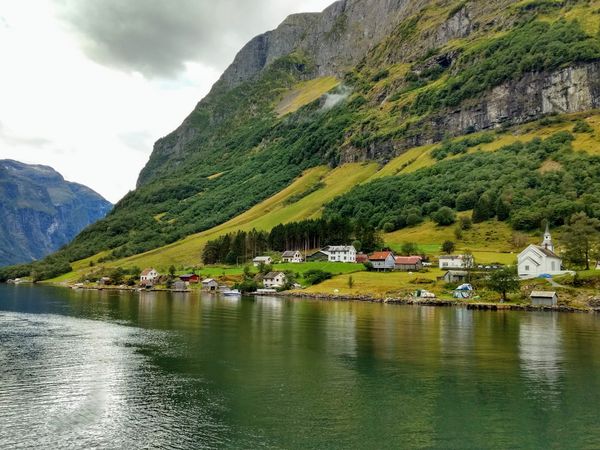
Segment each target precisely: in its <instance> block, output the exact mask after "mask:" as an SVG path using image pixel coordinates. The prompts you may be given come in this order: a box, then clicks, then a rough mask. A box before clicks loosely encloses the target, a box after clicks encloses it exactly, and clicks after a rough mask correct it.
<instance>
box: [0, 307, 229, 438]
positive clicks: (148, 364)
mask: <svg viewBox="0 0 600 450" xmlns="http://www.w3.org/2000/svg"><path fill="white" fill-rule="evenodd" d="M169 345H170V342H169V341H168V336H167V334H166V333H163V332H160V331H151V330H143V329H138V328H133V327H126V326H122V325H116V324H111V323H106V322H97V321H91V320H82V319H76V318H70V317H62V316H53V315H29V314H18V313H8V314H7V313H3V314H0V422H1V423H2V433H1V434H0V448H13V447H29V448H30V447H35V448H55V447H61V448H90V447H102V448H133V447H135V448H140V447H153V448H167V447H168V448H178V447H179V448H190V447H198V446H209V447H213V446H218V445H223V444H224V442H223V441H222V440H221V439H222V437H220V436H223V435H224V434H225V433H222V432H219V431H223V430H222V428H223V426H222V425H221V424H220V423H219V422H218V420H217V419H216V418H215V416H216V415H218V412H219V409H220V405H219V404H217V403H215V400H214V396H212V397H209V395H208V394H206V387H205V385H204V383H203V382H202V380H198V379H195V378H191V377H190V378H185V376H181V375H177V374H173V373H167V372H165V371H162V370H160V368H159V367H157V366H156V363H155V362H153V361H152V358H151V357H150V356H148V354H147V353H148V352H144V351H140V349H143V348H168V346H169ZM170 351H177V349H176V348H175V349H170ZM189 392H195V396H194V398H193V399H192V398H187V399H186V396H187V397H189V395H188V393H189Z"/></svg>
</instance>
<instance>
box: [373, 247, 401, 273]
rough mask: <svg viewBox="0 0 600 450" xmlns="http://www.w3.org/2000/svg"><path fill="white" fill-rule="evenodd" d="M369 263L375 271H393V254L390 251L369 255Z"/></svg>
mask: <svg viewBox="0 0 600 450" xmlns="http://www.w3.org/2000/svg"><path fill="white" fill-rule="evenodd" d="M369 262H370V263H371V264H372V265H373V269H375V270H383V271H385V270H394V267H395V266H396V260H395V257H394V254H393V253H392V252H390V251H385V252H375V253H373V254H371V255H369Z"/></svg>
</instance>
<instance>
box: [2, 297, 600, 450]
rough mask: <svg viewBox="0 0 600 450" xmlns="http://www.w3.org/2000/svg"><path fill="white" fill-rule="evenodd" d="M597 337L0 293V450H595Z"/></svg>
mask: <svg viewBox="0 0 600 450" xmlns="http://www.w3.org/2000/svg"><path fill="white" fill-rule="evenodd" d="M598 330H600V321H598V319H597V318H595V317H593V316H583V315H552V314H531V313H513V312H508V311H507V312H478V311H468V310H466V309H456V308H448V309H444V308H418V307H401V306H394V305H381V304H366V303H352V302H321V301H306V300H299V299H288V298H276V297H269V296H263V297H252V298H242V299H237V298H226V297H221V296H219V295H197V294H182V293H177V294H171V293H154V292H140V293H113V292H77V291H69V290H65V289H58V290H57V289H52V288H25V289H21V287H19V288H18V289H17V288H6V287H3V286H0V420H1V421H2V424H3V428H2V433H0V448H6V447H12V446H16V445H17V444H19V445H22V446H25V447H27V446H42V447H44V446H45V447H57V446H58V447H60V446H63V447H64V446H71V447H75V448H85V447H94V446H96V447H109V448H115V447H118V448H131V447H133V448H139V447H152V448H154V447H159V448H160V447H175V448H178V447H179V448H198V447H202V446H205V447H244V448H256V447H276V448H297V447H310V448H357V447H358V448H375V447H377V448H378V447H381V448H387V447H390V446H391V447H411V448H422V447H425V448H484V447H496V448H523V447H525V448H548V447H560V446H567V447H595V445H594V444H596V443H598V444H600V432H598V431H596V430H595V428H594V424H595V423H596V410H595V404H597V402H598V401H600V384H599V382H598V381H597V380H598V379H600V377H599V375H600V363H598V361H600V354H599V353H598V352H599V351H600V333H598ZM574 418H576V419H574ZM532 430H534V431H533V432H532ZM561 444H562V445H561Z"/></svg>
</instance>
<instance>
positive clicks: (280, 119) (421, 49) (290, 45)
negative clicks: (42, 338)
mask: <svg viewBox="0 0 600 450" xmlns="http://www.w3.org/2000/svg"><path fill="white" fill-rule="evenodd" d="M598 11H600V2H599V1H597V0H595V1H581V2H579V1H573V2H547V1H539V0H530V1H519V2H514V1H508V0H503V1H494V2H482V1H466V2H465V1H446V0H444V1H436V0H431V1H427V2H420V1H416V0H413V1H408V2H400V1H391V2H390V1H384V0H362V1H361V0H343V1H340V2H336V3H335V4H334V5H332V7H330V8H328V9H327V10H326V11H325V12H323V13H322V14H311V15H299V16H293V17H292V18H290V19H288V20H287V21H286V22H284V24H283V25H282V26H281V27H280V28H278V29H277V30H274V31H272V32H268V33H266V34H265V35H262V36H259V37H257V38H256V39H254V40H253V41H251V42H250V43H249V44H248V45H247V46H246V47H244V49H242V51H241V52H240V54H239V55H238V56H237V57H236V60H235V61H234V63H233V64H232V66H231V67H230V68H229V69H228V70H227V71H226V72H225V74H224V75H223V77H222V79H221V80H220V81H219V82H218V83H217V84H216V85H215V86H214V88H213V90H212V91H211V93H210V94H209V95H208V96H207V97H206V98H205V99H203V100H202V101H201V102H199V103H198V105H197V107H196V108H195V109H194V111H193V112H192V113H191V114H190V115H189V116H188V117H187V118H186V119H185V121H184V122H183V124H182V125H181V126H180V127H179V128H178V129H177V130H175V131H174V132H173V133H171V134H169V135H168V136H166V137H164V138H162V139H161V140H159V141H158V142H157V143H156V145H155V149H154V152H153V154H152V156H151V158H150V161H149V163H148V165H147V166H146V168H145V169H144V170H143V171H142V173H141V175H140V178H139V182H138V188H137V189H136V190H135V191H134V192H132V193H130V194H128V195H127V196H126V197H125V198H124V199H123V200H121V201H120V202H119V203H118V204H117V205H116V207H115V208H114V210H113V211H112V212H111V214H109V216H108V217H107V218H106V219H104V220H102V221H100V222H98V223H97V224H95V225H93V226H92V227H89V228H88V229H86V230H85V231H84V232H83V233H81V234H80V235H79V236H78V237H77V238H76V239H75V240H74V241H73V242H72V243H71V244H70V245H69V246H67V247H66V248H65V249H63V250H61V251H60V252H58V253H57V254H56V255H54V257H53V258H54V259H53V261H61V264H63V265H64V264H67V265H68V263H71V262H74V261H77V260H82V259H84V258H88V257H92V256H93V255H96V254H101V255H102V256H101V258H102V260H103V261H111V260H118V259H121V258H127V257H130V256H132V255H136V254H140V253H143V252H146V251H149V250H152V249H156V248H158V247H161V246H164V245H167V244H170V243H173V242H176V241H179V240H181V239H183V238H185V237H186V236H190V235H192V234H194V233H198V232H202V231H204V230H209V229H211V228H213V227H215V226H217V225H219V224H223V223H224V222H226V221H228V220H230V219H232V218H234V217H236V216H238V215H239V214H240V213H242V212H244V211H247V210H248V209H249V208H251V207H252V206H254V205H257V204H258V203H260V202H261V201H264V200H265V199H267V198H269V197H271V196H273V195H274V194H276V193H277V192H280V191H281V190H282V189H284V188H285V187H286V186H289V185H290V184H291V183H292V182H293V181H294V180H295V179H297V178H298V177H299V176H300V175H301V174H302V173H303V171H305V170H306V169H309V168H311V167H316V166H321V165H327V166H329V167H338V166H341V165H343V164H346V163H349V162H362V161H375V162H377V163H378V164H380V166H381V167H382V171H384V170H385V171H387V170H388V169H387V167H389V166H387V164H388V163H389V162H390V161H395V160H397V159H398V158H402V157H403V155H412V154H413V152H414V151H415V148H416V147H419V146H432V147H431V148H435V149H436V150H435V153H431V155H430V154H429V153H427V152H421V151H420V150H419V152H421V153H419V156H418V157H419V158H421V159H420V160H419V161H420V162H421V163H423V164H422V165H421V170H420V171H417V172H415V171H414V170H416V169H418V168H419V167H416V166H414V164H413V163H414V162H415V159H414V158H408V157H407V160H406V161H405V162H404V163H403V164H402V165H400V166H397V167H396V166H395V167H396V168H395V169H394V172H393V173H387V175H392V177H390V178H382V179H381V180H376V181H373V183H372V184H366V185H364V186H360V187H358V188H356V190H354V191H352V192H351V193H349V194H348V195H347V196H344V197H342V198H340V199H338V200H336V201H334V202H333V203H332V204H330V205H328V206H327V207H326V208H325V213H326V214H327V215H330V214H333V213H336V214H341V215H342V216H344V217H348V218H350V217H354V216H358V217H361V218H363V219H364V220H366V221H368V222H369V224H370V225H372V226H374V227H377V228H379V229H383V227H386V229H387V230H394V229H398V228H401V227H403V226H406V225H407V224H409V223H413V222H415V221H416V223H418V221H420V220H422V219H423V218H424V217H427V216H430V215H432V214H433V213H435V212H437V210H439V209H440V208H441V207H443V206H446V207H448V208H451V209H456V210H461V209H465V208H472V207H475V208H476V209H477V208H479V207H478V206H477V205H478V204H480V206H481V208H479V209H485V212H484V213H483V215H482V217H483V216H485V217H492V216H494V217H495V216H498V217H502V220H505V221H507V222H508V223H510V224H511V225H512V226H514V227H515V228H532V227H535V226H537V225H539V224H538V222H539V221H540V220H543V219H546V218H549V215H552V220H553V221H555V222H556V223H557V224H558V223H561V222H562V221H564V218H565V217H566V214H567V213H568V212H570V211H574V210H580V209H586V208H587V209H589V208H591V207H592V206H593V205H592V206H590V200H589V198H588V197H589V195H591V193H592V192H593V189H595V188H596V186H597V184H595V183H597V177H598V173H597V171H596V172H594V167H596V160H595V159H594V158H593V157H592V156H586V155H575V154H573V152H571V151H569V150H568V148H569V142H570V138H569V136H568V135H567V134H559V135H557V136H555V137H553V138H551V139H548V140H546V141H543V142H541V141H534V142H531V143H527V144H515V145H513V146H510V147H507V148H505V149H503V150H502V151H500V152H498V153H493V152H485V153H477V154H475V155H471V154H469V155H463V154H464V153H465V152H468V151H472V150H473V149H474V148H477V147H478V146H480V145H484V144H486V143H489V142H492V141H494V140H496V139H503V137H502V136H508V135H510V134H511V133H513V132H515V133H516V132H517V131H516V130H518V129H519V127H520V126H521V125H523V124H526V123H530V122H533V121H538V122H537V123H538V125H539V127H540V128H538V130H542V129H543V127H544V126H545V125H544V123H542V122H539V120H540V119H543V118H546V120H547V125H548V126H549V127H550V126H552V125H553V124H554V123H555V122H554V120H559V119H560V118H559V119H557V118H556V117H557V115H559V116H560V115H565V114H567V115H572V114H574V113H584V114H585V113H588V114H591V113H592V112H593V111H594V110H595V109H596V108H600V24H599V20H598V17H600V16H599V15H598ZM582 118H583V119H585V117H583V116H582ZM569 120H571V119H569ZM581 122H582V123H584V124H585V120H581ZM571 128H572V127H569V130H568V131H569V132H575V130H572V129H571ZM578 131H583V132H584V133H587V134H588V135H589V140H590V142H592V144H593V145H597V144H596V143H597V136H596V134H595V131H594V130H591V131H589V130H588V131H586V130H578ZM464 135H472V136H470V137H469V138H468V139H470V141H468V140H466V139H465V138H461V136H464ZM422 155H426V156H425V158H430V159H423V158H422ZM456 155H459V157H458V158H456ZM546 160H552V161H555V162H556V164H557V165H559V166H560V167H561V168H564V170H555V171H552V172H544V171H543V170H540V167H543V165H544V163H545V161H546ZM425 161H428V162H427V163H425ZM434 163H435V165H433V164H434ZM431 165H433V166H432V167H427V166H431ZM409 166H412V167H411V169H410V171H411V172H414V173H411V174H406V175H403V173H404V172H406V168H407V167H409ZM508 167H514V168H515V170H509V169H507V168H508ZM579 167H581V168H584V169H585V170H587V171H588V172H589V176H588V177H586V180H587V179H588V178H589V180H591V181H589V180H588V181H586V182H582V181H581V180H579V177H577V176H575V174H580V173H581V172H580V171H579V169H578V168H579ZM532 171H533V172H534V173H533V174H532V173H531V172H532ZM586 173H587V172H586ZM395 174H398V175H402V176H400V177H394V176H393V175H395ZM465 174H467V175H468V176H467V177H465ZM536 174H537V175H536ZM573 177H575V178H576V180H574V181H571V178H573ZM465 179H468V180H469V181H468V182H466V181H461V180H465ZM570 185H572V187H570ZM407 186H408V189H407ZM424 186H429V189H430V191H431V192H430V193H428V194H427V195H423V192H425V188H424ZM557 186H558V187H557ZM321 188H322V186H321V187H319V186H316V187H313V189H316V190H318V189H321ZM417 193H421V194H417ZM297 195H298V196H299V197H302V196H306V195H308V194H307V193H306V192H298V193H297ZM521 196H523V199H524V200H520V198H521ZM560 196H563V197H562V199H560ZM559 200H560V201H559ZM387 202H393V203H392V204H391V205H390V207H388V206H382V205H383V203H387ZM486 202H487V203H489V204H490V205H492V204H493V205H492V206H485V208H483V205H484V203H485V204H486V205H487V203H486ZM592 203H593V202H592ZM498 210H500V214H498ZM478 214H479V213H478ZM274 225H276V224H274ZM198 257H199V256H198ZM97 259H100V257H98V258H97ZM28 270H30V269H28V268H25V267H24V268H20V269H19V270H18V271H13V272H12V273H17V272H19V273H26V272H27V271H28Z"/></svg>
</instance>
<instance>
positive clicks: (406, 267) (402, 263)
mask: <svg viewBox="0 0 600 450" xmlns="http://www.w3.org/2000/svg"><path fill="white" fill-rule="evenodd" d="M422 268H423V258H421V257H420V256H396V258H395V266H394V269H395V270H403V271H406V272H413V271H414V272H417V271H419V270H421V269H422Z"/></svg>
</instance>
